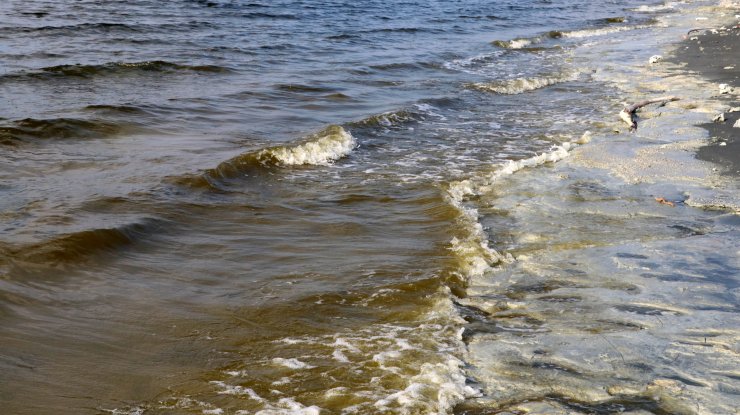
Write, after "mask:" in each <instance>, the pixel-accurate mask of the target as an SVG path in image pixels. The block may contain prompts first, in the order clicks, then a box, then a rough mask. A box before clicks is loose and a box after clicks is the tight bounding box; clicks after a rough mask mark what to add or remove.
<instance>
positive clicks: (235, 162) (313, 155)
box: [180, 125, 357, 187]
mask: <svg viewBox="0 0 740 415" xmlns="http://www.w3.org/2000/svg"><path fill="white" fill-rule="evenodd" d="M356 146H357V141H356V140H355V138H354V137H353V136H352V134H350V133H349V132H347V131H346V130H345V129H344V128H342V127H340V126H338V125H331V126H329V127H327V128H325V129H323V130H321V131H319V132H317V133H315V134H312V135H310V136H309V137H307V138H306V139H305V140H303V141H302V142H301V143H298V144H295V145H292V146H275V147H268V148H265V149H262V150H259V151H253V152H248V153H244V154H240V155H238V156H236V157H234V158H232V159H230V160H227V161H224V162H223V163H221V164H219V165H218V166H217V167H216V168H213V169H209V170H206V171H205V172H203V173H202V174H201V175H199V176H197V177H195V178H186V179H185V180H181V181H180V183H183V184H189V185H192V186H195V187H219V186H218V183H219V182H221V181H222V180H224V179H233V178H237V177H242V176H249V175H251V174H256V173H259V172H264V171H265V170H269V169H271V168H275V167H280V166H299V165H314V166H317V165H329V164H331V163H332V162H334V161H336V160H338V159H340V158H342V157H344V156H346V155H348V154H349V153H350V152H352V150H353V149H354V148H355V147H356Z"/></svg>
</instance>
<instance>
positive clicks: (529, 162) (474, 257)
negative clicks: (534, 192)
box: [447, 131, 591, 281]
mask: <svg viewBox="0 0 740 415" xmlns="http://www.w3.org/2000/svg"><path fill="white" fill-rule="evenodd" d="M590 140H591V134H590V132H588V131H587V132H586V133H584V134H583V136H582V137H581V138H579V139H578V140H576V141H572V142H566V143H563V144H561V145H559V146H554V147H553V148H552V149H551V150H550V151H549V152H546V153H542V154H539V155H536V156H533V157H530V158H526V159H522V160H517V161H509V162H508V163H506V164H504V165H503V166H501V167H499V168H498V169H497V170H495V171H494V172H493V173H490V174H487V175H481V176H478V177H474V178H471V179H467V180H462V181H457V182H453V183H450V185H449V187H448V189H447V200H448V201H449V202H450V204H451V205H452V206H454V207H455V208H456V209H457V210H458V212H459V213H460V221H461V223H462V225H463V226H462V229H464V230H465V231H466V235H463V236H461V237H454V238H452V240H451V241H450V250H452V251H453V252H455V255H456V257H457V258H458V260H459V264H458V267H459V269H460V271H461V276H462V277H463V278H464V279H465V280H467V281H469V280H471V279H474V278H476V277H480V276H483V275H484V274H485V273H486V272H488V271H489V270H491V269H492V267H493V266H494V265H496V264H498V263H506V262H513V261H514V258H513V257H512V256H511V255H510V254H506V255H503V254H501V253H499V252H497V251H496V250H495V249H493V248H491V247H490V244H489V237H488V234H487V233H486V231H485V230H484V229H483V225H482V224H481V223H480V222H479V213H478V210H477V209H475V208H473V207H470V206H466V204H465V198H466V197H468V196H473V195H480V194H482V193H484V192H487V191H488V190H490V187H491V186H492V185H493V184H494V183H496V182H497V181H498V180H499V179H501V178H502V177H504V176H508V175H512V174H514V173H516V172H517V171H519V170H522V169H525V168H528V167H536V166H539V165H542V164H545V163H553V162H557V161H560V160H562V159H564V158H566V157H568V153H569V151H570V150H571V149H572V148H573V147H575V146H577V145H578V144H582V143H586V142H588V141H590Z"/></svg>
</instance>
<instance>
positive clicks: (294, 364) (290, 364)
mask: <svg viewBox="0 0 740 415" xmlns="http://www.w3.org/2000/svg"><path fill="white" fill-rule="evenodd" d="M272 363H274V364H276V365H280V366H285V367H287V368H290V369H296V370H297V369H313V368H314V367H316V366H311V365H309V364H308V363H305V362H301V361H300V360H298V359H296V358H290V359H283V358H282V357H276V358H274V359H272Z"/></svg>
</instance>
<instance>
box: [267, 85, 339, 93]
mask: <svg viewBox="0 0 740 415" xmlns="http://www.w3.org/2000/svg"><path fill="white" fill-rule="evenodd" d="M275 89H278V90H281V91H288V92H317V93H332V92H336V89H334V88H327V87H322V86H311V85H302V84H277V85H275Z"/></svg>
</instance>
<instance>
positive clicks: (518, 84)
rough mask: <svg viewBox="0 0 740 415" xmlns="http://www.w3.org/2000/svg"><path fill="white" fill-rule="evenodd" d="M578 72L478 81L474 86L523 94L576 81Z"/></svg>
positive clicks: (486, 89) (499, 91)
mask: <svg viewBox="0 0 740 415" xmlns="http://www.w3.org/2000/svg"><path fill="white" fill-rule="evenodd" d="M578 75H579V74H578V72H573V73H567V74H560V75H555V76H540V77H532V78H515V79H509V80H505V81H495V82H478V83H474V84H472V86H473V88H475V89H479V90H482V91H488V92H495V93H497V94H507V95H514V94H521V93H523V92H527V91H533V90H535V89H539V88H544V87H546V86H550V85H554V84H559V83H562V82H569V81H575V80H576V79H578Z"/></svg>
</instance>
